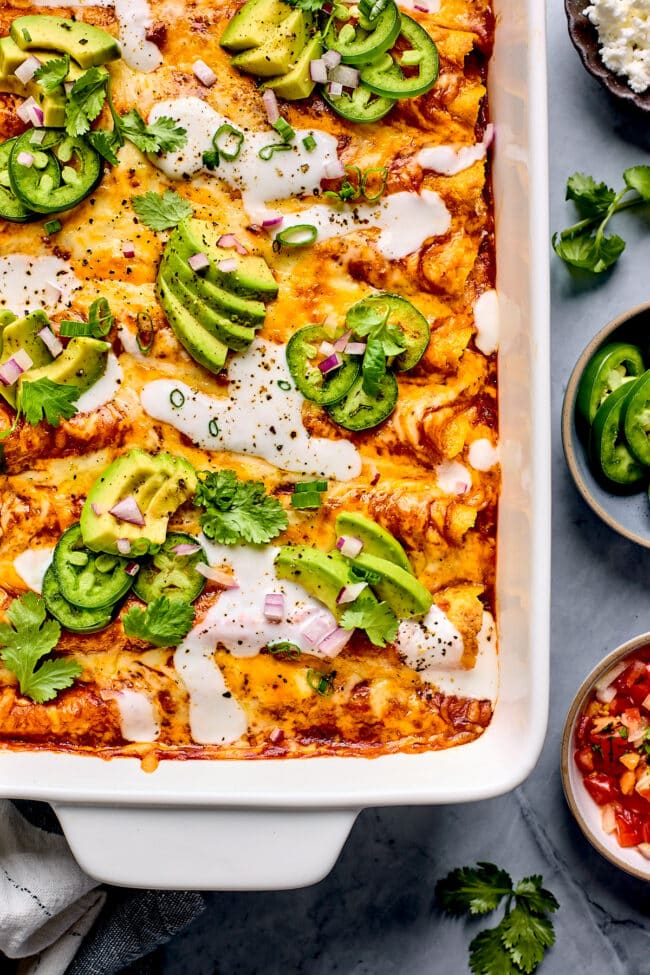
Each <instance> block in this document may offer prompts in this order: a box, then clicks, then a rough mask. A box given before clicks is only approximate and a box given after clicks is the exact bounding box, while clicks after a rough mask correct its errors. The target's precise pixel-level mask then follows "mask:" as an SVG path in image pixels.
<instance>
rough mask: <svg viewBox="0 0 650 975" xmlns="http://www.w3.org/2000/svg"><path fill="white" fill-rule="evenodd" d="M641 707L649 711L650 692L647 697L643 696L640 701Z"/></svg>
mask: <svg viewBox="0 0 650 975" xmlns="http://www.w3.org/2000/svg"><path fill="white" fill-rule="evenodd" d="M641 707H642V708H645V709H646V711H650V694H648V695H647V697H644V698H643V700H642V701H641Z"/></svg>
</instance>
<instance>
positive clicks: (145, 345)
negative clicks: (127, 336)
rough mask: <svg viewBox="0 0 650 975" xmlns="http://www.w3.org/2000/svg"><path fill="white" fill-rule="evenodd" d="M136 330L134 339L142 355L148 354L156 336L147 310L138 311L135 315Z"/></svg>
mask: <svg viewBox="0 0 650 975" xmlns="http://www.w3.org/2000/svg"><path fill="white" fill-rule="evenodd" d="M136 322H137V329H138V330H137V332H136V337H135V340H136V342H137V343H138V348H139V349H140V352H142V354H143V355H148V354H149V353H150V352H151V350H152V348H153V343H154V339H155V337H156V329H155V326H154V323H153V320H152V318H151V315H150V314H149V312H148V311H139V312H138V314H137V317H136Z"/></svg>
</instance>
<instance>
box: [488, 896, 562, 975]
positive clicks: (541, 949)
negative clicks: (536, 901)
mask: <svg viewBox="0 0 650 975" xmlns="http://www.w3.org/2000/svg"><path fill="white" fill-rule="evenodd" d="M553 910H555V908H553ZM497 930H498V931H500V933H501V940H502V941H503V944H504V946H505V947H506V948H507V949H508V953H509V954H510V957H511V959H512V961H513V962H514V963H515V965H516V966H517V970H520V971H522V972H525V973H526V975H530V973H531V972H534V971H535V969H536V968H537V966H538V965H539V964H540V962H541V961H542V960H543V958H544V954H545V952H546V949H547V948H550V947H551V946H552V945H553V944H554V943H555V933H554V931H553V925H552V924H551V922H550V921H549V919H548V918H547V917H539V916H537V915H536V914H531V913H530V911H528V910H527V909H526V908H525V907H523V906H520V905H519V904H518V905H517V906H516V907H515V908H513V910H512V911H510V912H509V913H508V914H506V915H505V917H504V918H503V920H502V921H501V923H500V924H499V926H498V928H497Z"/></svg>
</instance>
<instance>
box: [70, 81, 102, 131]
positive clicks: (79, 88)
mask: <svg viewBox="0 0 650 975" xmlns="http://www.w3.org/2000/svg"><path fill="white" fill-rule="evenodd" d="M107 83H108V72H107V71H106V69H105V68H89V69H88V70H87V71H85V72H84V73H83V74H82V75H81V77H80V78H77V80H76V81H75V83H74V85H73V86H72V89H71V91H70V94H69V96H68V100H67V101H66V103H65V130H66V132H67V133H68V135H71V136H76V135H85V134H86V132H87V131H88V130H89V128H90V123H91V122H93V121H94V120H95V119H96V118H97V116H98V115H99V114H100V112H101V110H102V108H103V107H104V102H105V100H106V85H107Z"/></svg>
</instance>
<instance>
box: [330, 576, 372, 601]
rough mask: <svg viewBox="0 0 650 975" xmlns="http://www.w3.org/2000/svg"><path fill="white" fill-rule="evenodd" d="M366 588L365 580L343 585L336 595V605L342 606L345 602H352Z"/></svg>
mask: <svg viewBox="0 0 650 975" xmlns="http://www.w3.org/2000/svg"><path fill="white" fill-rule="evenodd" d="M367 588H368V583H367V582H353V583H352V584H351V585H349V586H343V588H342V589H341V591H340V593H339V594H338V596H337V597H336V605H337V606H343V605H344V604H345V603H353V602H354V600H355V599H358V598H359V596H360V595H361V593H362V592H363V590H364V589H367Z"/></svg>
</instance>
